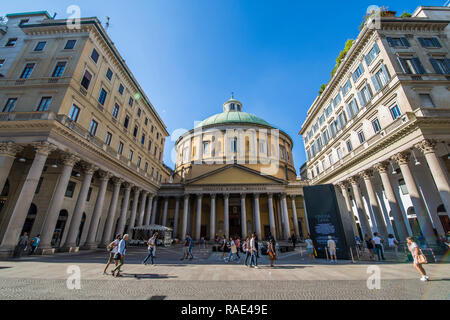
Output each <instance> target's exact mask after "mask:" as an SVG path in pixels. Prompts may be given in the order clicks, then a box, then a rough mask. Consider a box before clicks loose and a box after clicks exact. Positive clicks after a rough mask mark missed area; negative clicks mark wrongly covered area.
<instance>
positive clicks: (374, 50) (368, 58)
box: [364, 43, 380, 66]
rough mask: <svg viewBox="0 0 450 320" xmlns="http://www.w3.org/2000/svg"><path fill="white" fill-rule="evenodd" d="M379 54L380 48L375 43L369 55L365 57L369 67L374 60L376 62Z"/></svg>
mask: <svg viewBox="0 0 450 320" xmlns="http://www.w3.org/2000/svg"><path fill="white" fill-rule="evenodd" d="M379 53H380V49H379V48H378V45H377V44H376V43H374V44H373V47H372V49H371V50H370V51H369V53H368V54H366V55H365V56H364V59H365V60H366V64H367V66H369V65H370V64H371V63H372V61H373V60H375V58H376V57H377V56H378V54H379Z"/></svg>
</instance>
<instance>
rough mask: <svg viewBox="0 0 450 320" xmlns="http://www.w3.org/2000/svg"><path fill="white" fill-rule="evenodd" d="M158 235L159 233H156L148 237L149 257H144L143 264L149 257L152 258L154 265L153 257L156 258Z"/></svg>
mask: <svg viewBox="0 0 450 320" xmlns="http://www.w3.org/2000/svg"><path fill="white" fill-rule="evenodd" d="M157 237H158V233H154V234H153V236H152V237H151V238H150V239H148V241H147V245H148V248H147V249H148V254H147V257H146V258H145V259H144V261H143V262H142V264H144V265H146V264H147V261H148V259H150V262H151V264H152V265H153V258H154V256H155V255H154V250H155V248H156V238H157Z"/></svg>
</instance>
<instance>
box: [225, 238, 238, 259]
mask: <svg viewBox="0 0 450 320" xmlns="http://www.w3.org/2000/svg"><path fill="white" fill-rule="evenodd" d="M228 245H229V247H230V254H229V255H228V261H227V262H230V261H231V258H232V257H233V254H234V255H235V256H236V257H237V261H239V260H240V257H239V255H238V253H237V247H236V242H234V240H233V238H232V237H230V241H229V242H228Z"/></svg>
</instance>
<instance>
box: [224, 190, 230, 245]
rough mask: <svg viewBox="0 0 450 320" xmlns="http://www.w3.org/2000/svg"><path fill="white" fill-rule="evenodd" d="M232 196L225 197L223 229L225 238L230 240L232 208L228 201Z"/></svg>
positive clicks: (226, 195)
mask: <svg viewBox="0 0 450 320" xmlns="http://www.w3.org/2000/svg"><path fill="white" fill-rule="evenodd" d="M229 198H230V195H229V194H228V193H225V194H224V195H223V228H224V229H225V237H226V238H227V239H228V238H229V237H230V208H229V204H228V200H229Z"/></svg>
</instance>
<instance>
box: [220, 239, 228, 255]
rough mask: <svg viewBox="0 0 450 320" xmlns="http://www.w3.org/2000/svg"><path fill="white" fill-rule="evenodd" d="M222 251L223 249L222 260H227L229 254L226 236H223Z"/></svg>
mask: <svg viewBox="0 0 450 320" xmlns="http://www.w3.org/2000/svg"><path fill="white" fill-rule="evenodd" d="M220 247H221V249H222V259H225V257H226V254H227V238H226V237H225V235H223V237H222V242H221V246H220Z"/></svg>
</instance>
